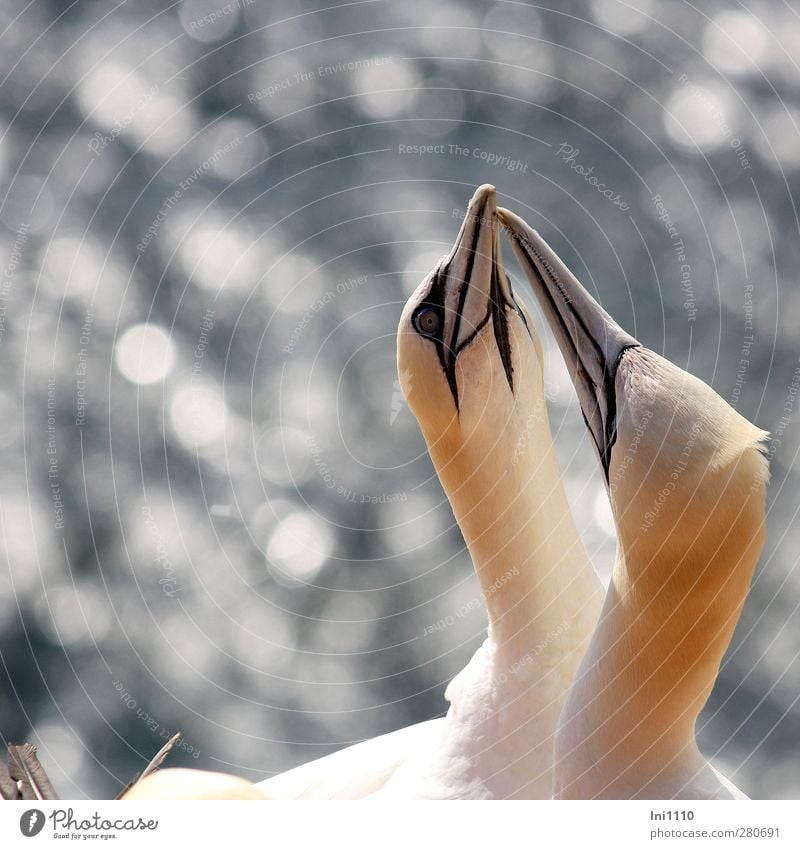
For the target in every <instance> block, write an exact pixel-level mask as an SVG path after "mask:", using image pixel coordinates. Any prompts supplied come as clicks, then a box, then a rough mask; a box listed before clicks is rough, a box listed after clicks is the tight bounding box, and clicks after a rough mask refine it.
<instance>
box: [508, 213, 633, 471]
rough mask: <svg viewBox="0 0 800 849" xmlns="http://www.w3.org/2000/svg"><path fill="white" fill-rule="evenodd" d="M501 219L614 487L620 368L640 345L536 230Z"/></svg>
mask: <svg viewBox="0 0 800 849" xmlns="http://www.w3.org/2000/svg"><path fill="white" fill-rule="evenodd" d="M497 215H498V218H499V219H500V220H501V221H502V223H503V224H504V225H505V228H506V231H507V233H508V235H509V237H510V239H511V245H512V248H513V250H514V253H515V255H516V257H517V260H518V262H519V264H520V265H521V266H522V269H523V271H524V272H525V276H526V277H527V278H528V281H529V282H530V284H531V286H532V288H533V290H534V292H535V293H536V297H537V299H538V300H539V303H540V304H541V307H542V310H543V311H544V313H545V316H546V318H547V321H548V323H549V324H550V327H551V329H552V331H553V334H554V335H555V337H556V341H557V342H558V346H559V348H560V349H561V354H562V356H563V357H564V361H565V362H566V365H567V369H568V370H569V373H570V377H571V378H572V382H573V384H574V385H575V390H576V392H577V394H578V400H579V401H580V405H581V409H582V411H583V417H584V420H585V421H586V426H587V427H588V428H589V432H590V433H591V435H592V437H593V439H594V443H595V445H596V447H597V453H598V455H599V457H600V462H601V464H602V466H603V471H604V473H605V477H606V482H608V479H609V465H610V462H611V449H612V448H613V446H614V442H615V441H616V437H617V431H616V407H617V404H616V389H615V380H616V375H617V368H618V367H619V363H620V360H621V358H622V355H623V354H624V352H625V351H626V350H628V348H634V347H637V346H638V345H639V344H640V343H639V342H638V341H637V340H636V339H634V338H633V336H631V335H629V334H628V333H626V332H625V331H624V330H623V329H622V328H621V327H620V326H619V325H618V324H617V323H616V322H615V321H614V319H613V318H611V316H610V315H609V314H608V313H607V312H606V311H605V310H604V309H603V308H602V307H601V306H600V304H598V303H597V301H595V299H594V298H593V297H592V296H591V295H590V294H589V293H588V292H587V291H586V290H585V289H584V288H583V286H582V285H581V284H580V282H579V281H578V279H577V278H576V277H575V276H574V275H573V274H572V272H571V271H570V270H569V269H568V268H567V267H566V265H564V263H563V262H562V261H561V260H560V259H559V257H558V256H557V255H556V254H555V253H554V251H553V250H552V249H551V248H550V246H549V245H548V244H547V243H546V242H545V241H544V239H542V237H541V236H540V235H539V234H538V233H537V232H536V231H535V230H533V229H532V228H531V227H529V226H528V225H527V224H526V223H525V222H524V221H523V220H522V219H521V218H520V217H519V216H518V215H515V214H514V213H513V212H509V211H508V210H507V209H502V208H501V209H498V211H497Z"/></svg>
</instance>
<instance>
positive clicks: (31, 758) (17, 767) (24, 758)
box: [8, 743, 58, 799]
mask: <svg viewBox="0 0 800 849" xmlns="http://www.w3.org/2000/svg"><path fill="white" fill-rule="evenodd" d="M8 772H9V774H10V776H11V778H12V779H13V780H14V781H16V782H17V783H18V787H19V789H20V792H21V793H22V798H23V799H58V794H57V793H56V791H55V790H54V789H53V785H52V784H51V783H50V779H49V778H48V777H47V773H46V772H45V771H44V767H42V765H41V764H40V763H39V758H37V757H36V749H35V747H34V746H32V745H31V744H30V743H23V744H22V745H21V746H18V745H15V744H14V743H9V744H8Z"/></svg>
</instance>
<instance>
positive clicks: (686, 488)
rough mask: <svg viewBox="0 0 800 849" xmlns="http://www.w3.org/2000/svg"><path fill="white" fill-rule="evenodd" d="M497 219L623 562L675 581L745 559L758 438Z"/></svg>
mask: <svg viewBox="0 0 800 849" xmlns="http://www.w3.org/2000/svg"><path fill="white" fill-rule="evenodd" d="M498 216H499V217H500V219H501V221H502V222H503V224H504V225H505V227H506V228H507V231H508V233H509V236H510V238H511V242H512V246H513V248H514V252H515V254H516V256H517V259H518V261H519V262H520V264H521V266H522V268H523V270H524V272H525V275H526V277H527V278H528V280H529V281H530V283H531V285H532V287H533V289H534V291H535V293H536V295H537V298H538V300H539V302H540V303H541V306H542V309H543V311H544V313H545V315H546V317H547V321H548V323H549V325H550V327H551V328H552V330H553V334H554V336H555V338H556V341H557V342H558V345H559V348H560V349H561V353H562V355H563V357H564V360H565V363H566V366H567V369H568V370H569V372H570V376H571V378H572V381H573V384H574V386H575V389H576V392H577V395H578V399H579V401H580V405H581V409H582V412H583V416H584V419H585V422H586V426H587V428H588V430H589V433H590V434H591V437H592V439H593V441H594V444H595V447H596V449H597V454H598V457H599V460H600V464H601V466H602V469H603V473H604V476H605V481H606V486H607V488H608V491H609V496H610V499H611V505H612V509H613V512H614V518H615V521H616V524H617V530H618V534H619V540H620V545H621V548H622V549H623V550H624V551H626V552H627V553H628V554H635V556H634V557H631V558H629V560H630V562H631V563H633V562H636V563H638V564H640V566H641V567H642V568H643V569H646V568H648V567H649V566H650V565H652V564H653V563H656V562H659V561H663V562H666V563H669V564H671V571H670V573H669V575H673V576H674V575H677V574H678V573H679V572H680V568H679V567H680V564H682V563H687V564H688V563H689V562H690V561H691V562H692V563H694V564H696V563H697V561H698V557H700V559H702V558H705V559H706V561H707V562H709V563H712V562H714V561H716V560H719V561H720V562H721V563H722V562H727V563H728V564H729V565H730V564H731V563H732V562H735V561H736V560H737V559H738V558H740V555H742V556H743V557H745V559H747V561H748V562H752V561H753V560H754V558H753V557H752V556H751V555H752V554H753V553H754V552H755V554H756V556H757V553H758V551H759V550H760V546H761V540H762V538H763V520H764V497H765V485H766V481H767V478H768V469H767V463H766V459H765V457H764V454H763V451H762V447H763V442H764V439H765V438H766V433H765V432H764V431H762V430H760V429H758V428H757V427H755V426H754V425H752V424H751V423H750V422H749V421H747V420H746V419H745V418H744V417H743V416H741V415H740V414H739V413H737V412H736V410H734V409H733V408H732V407H731V406H730V405H729V404H728V403H726V402H725V401H724V400H723V399H722V398H721V397H720V396H719V395H718V394H717V393H716V392H715V391H714V390H712V389H711V387H709V386H708V385H707V384H705V383H704V382H703V381H701V380H699V379H698V378H697V377H695V376H693V375H691V374H689V373H688V372H686V371H684V370H683V369H681V368H678V367H677V366H676V365H674V364H673V363H671V362H670V361H669V360H666V359H665V358H664V357H661V356H660V355H658V354H656V353H655V352H653V351H651V350H649V349H648V348H645V347H644V346H643V345H641V344H640V343H639V342H638V341H637V340H636V339H635V338H634V337H633V336H631V335H630V334H628V333H626V332H625V331H624V330H623V329H622V328H621V327H620V326H619V325H618V324H617V323H616V321H614V319H613V318H612V317H611V316H610V315H608V313H607V312H606V311H605V310H604V309H603V308H602V307H601V306H600V305H599V304H598V303H597V302H596V301H595V300H594V298H592V297H591V295H589V293H588V292H587V291H586V290H585V289H584V288H583V286H582V285H581V284H580V282H579V281H578V280H577V279H576V278H575V277H574V275H573V274H572V273H571V272H570V271H569V269H568V268H567V267H566V265H565V264H564V263H563V262H562V261H561V260H560V259H559V257H558V256H557V255H556V254H555V252H554V251H553V250H552V249H551V248H550V247H549V246H548V245H547V243H546V242H545V241H544V240H543V239H542V237H541V236H540V235H539V234H538V233H537V232H536V231H535V230H533V229H532V228H531V227H529V226H528V225H527V224H526V223H525V222H524V221H523V220H522V219H521V218H519V217H518V216H517V215H515V214H514V213H511V212H509V211H508V210H505V209H500V210H498ZM737 546H738V549H737ZM655 571H656V572H657V570H655ZM652 573H653V570H651V574H652ZM667 577H668V576H667V575H666V574H665V573H664V572H663V571H662V573H661V574H660V575H659V580H664V579H666V578H667Z"/></svg>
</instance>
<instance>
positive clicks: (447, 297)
mask: <svg viewBox="0 0 800 849" xmlns="http://www.w3.org/2000/svg"><path fill="white" fill-rule="evenodd" d="M495 213H496V206H495V189H494V186H489V185H484V186H480V187H479V188H478V190H477V191H476V192H475V194H474V196H473V198H472V200H471V201H470V203H469V207H468V209H467V212H466V215H465V217H464V220H463V223H462V225H461V229H460V231H459V233H458V236H457V238H456V241H455V244H454V245H453V248H452V250H451V251H450V253H449V254H447V256H445V257H443V258H442V259H441V260H440V261H439V263H438V264H437V265H436V267H435V268H434V269H433V270H432V271H431V273H430V274H428V275H427V277H425V279H424V280H423V281H422V282H421V283H420V285H419V286H418V287H417V289H416V291H415V292H414V293H413V294H412V296H411V297H410V298H409V300H408V303H407V304H406V306H405V309H404V310H403V314H402V316H401V319H400V326H399V328H398V340H397V343H398V344H397V364H398V373H399V375H400V380H401V385H402V387H403V391H404V393H405V396H406V399H407V401H408V404H409V406H410V408H411V410H412V412H413V413H414V415H415V416H416V418H417V420H418V422H419V424H420V427H421V428H422V431H423V434H424V436H425V438H426V441H427V442H428V445H429V447H430V449H431V453H432V455H433V456H434V460H436V459H437V454H438V455H439V456H441V455H443V454H446V455H447V459H452V457H453V456H454V455H455V454H459V453H460V454H461V455H463V454H464V452H467V453H468V454H470V455H471V456H470V462H471V467H472V468H476V467H477V466H480V465H481V464H482V463H485V461H486V459H487V458H488V457H489V456H490V455H491V454H492V453H493V452H498V451H499V452H500V454H504V453H507V452H508V450H513V443H514V439H517V440H518V436H519V431H520V428H524V421H522V420H520V416H522V415H523V413H522V408H523V407H524V409H525V410H526V411H527V413H526V414H527V415H531V414H532V411H533V410H534V409H538V410H539V412H540V414H542V415H543V414H544V383H543V381H544V377H543V371H542V348H541V343H540V340H539V339H538V337H537V336H536V335H535V332H534V331H533V328H532V324H531V322H530V320H529V318H528V316H527V315H526V313H525V310H524V307H523V306H522V305H521V304H520V303H518V302H517V300H516V299H515V298H514V294H513V292H512V290H511V284H510V282H509V279H508V276H507V275H506V272H505V269H504V268H503V262H502V258H501V255H500V239H499V233H498V228H497V218H496V214H495ZM521 399H522V402H523V403H522V404H521V405H520V400H521ZM523 418H524V416H523ZM512 433H513V434H515V436H514V438H512V439H509V437H510V436H511V434H512ZM509 442H511V443H512V445H511V448H509V445H508V443H509ZM476 452H477V453H476ZM508 459H509V458H508V457H506V465H508ZM440 469H441V466H440Z"/></svg>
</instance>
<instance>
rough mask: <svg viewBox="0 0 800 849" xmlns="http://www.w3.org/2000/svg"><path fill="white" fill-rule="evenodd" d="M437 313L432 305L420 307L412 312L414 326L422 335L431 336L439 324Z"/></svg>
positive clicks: (436, 330)
mask: <svg viewBox="0 0 800 849" xmlns="http://www.w3.org/2000/svg"><path fill="white" fill-rule="evenodd" d="M441 323H442V321H441V319H440V318H439V313H438V312H437V311H436V310H435V309H434V308H433V307H422V309H420V310H417V312H416V313H414V327H416V328H417V330H418V331H419V332H420V333H422V334H423V335H424V336H433V335H434V334H435V333H437V332H438V330H439V327H440V326H441Z"/></svg>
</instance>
